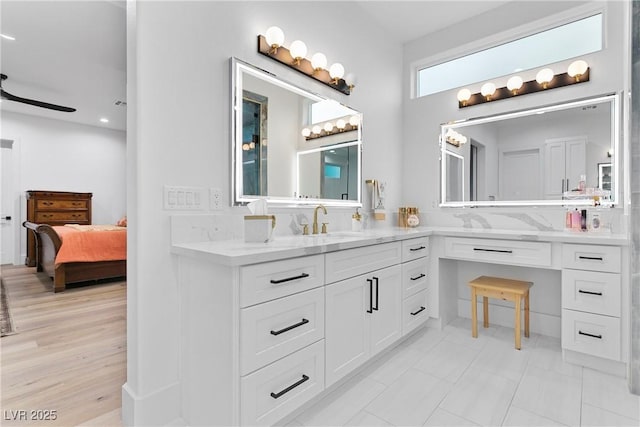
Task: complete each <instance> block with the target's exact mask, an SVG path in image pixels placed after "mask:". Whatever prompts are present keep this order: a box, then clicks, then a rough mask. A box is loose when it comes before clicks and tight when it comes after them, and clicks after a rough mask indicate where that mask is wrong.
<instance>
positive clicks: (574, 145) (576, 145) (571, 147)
mask: <svg viewBox="0 0 640 427" xmlns="http://www.w3.org/2000/svg"><path fill="white" fill-rule="evenodd" d="M586 167H587V144H586V142H585V141H584V139H578V140H572V141H567V142H566V144H565V178H566V179H567V183H568V185H567V187H568V188H567V190H573V189H574V188H578V185H579V183H580V176H581V175H585V176H586V175H587V171H586ZM593 185H595V183H593Z"/></svg>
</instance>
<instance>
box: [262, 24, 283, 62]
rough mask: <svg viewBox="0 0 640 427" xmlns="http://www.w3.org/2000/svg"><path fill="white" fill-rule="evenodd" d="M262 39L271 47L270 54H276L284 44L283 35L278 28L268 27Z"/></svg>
mask: <svg viewBox="0 0 640 427" xmlns="http://www.w3.org/2000/svg"><path fill="white" fill-rule="evenodd" d="M264 37H265V38H266V39H267V44H268V45H269V46H271V51H270V53H272V54H274V55H275V54H277V53H278V48H279V47H280V46H282V45H283V44H284V33H283V32H282V30H281V29H280V28H279V27H269V28H267V32H266V33H265V35H264Z"/></svg>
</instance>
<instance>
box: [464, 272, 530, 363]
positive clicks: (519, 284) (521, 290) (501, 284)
mask: <svg viewBox="0 0 640 427" xmlns="http://www.w3.org/2000/svg"><path fill="white" fill-rule="evenodd" d="M532 285H533V283H531V282H523V281H521V280H511V279H503V278H500V277H491V276H480V277H477V278H475V279H473V280H472V281H470V282H469V287H470V288H471V336H473V337H474V338H478V308H477V306H476V297H478V296H482V308H483V311H484V313H483V314H484V325H483V326H484V327H485V328H488V327H489V298H499V299H503V300H505V301H513V302H515V304H516V308H515V309H516V325H515V335H516V349H518V350H520V307H521V305H520V304H521V303H520V301H521V299H522V298H524V336H525V337H529V288H530V287H531V286H532Z"/></svg>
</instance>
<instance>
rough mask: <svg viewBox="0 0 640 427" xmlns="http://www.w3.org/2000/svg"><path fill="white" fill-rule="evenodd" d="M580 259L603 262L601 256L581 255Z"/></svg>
mask: <svg viewBox="0 0 640 427" xmlns="http://www.w3.org/2000/svg"><path fill="white" fill-rule="evenodd" d="M578 258H580V259H589V260H592V261H602V257H601V256H584V255H580V256H579V257H578Z"/></svg>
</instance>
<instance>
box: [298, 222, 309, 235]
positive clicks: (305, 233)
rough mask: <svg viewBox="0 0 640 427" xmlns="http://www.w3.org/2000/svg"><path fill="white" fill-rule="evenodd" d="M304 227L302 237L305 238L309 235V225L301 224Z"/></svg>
mask: <svg viewBox="0 0 640 427" xmlns="http://www.w3.org/2000/svg"><path fill="white" fill-rule="evenodd" d="M300 225H301V226H302V235H303V236H308V235H309V224H300Z"/></svg>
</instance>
